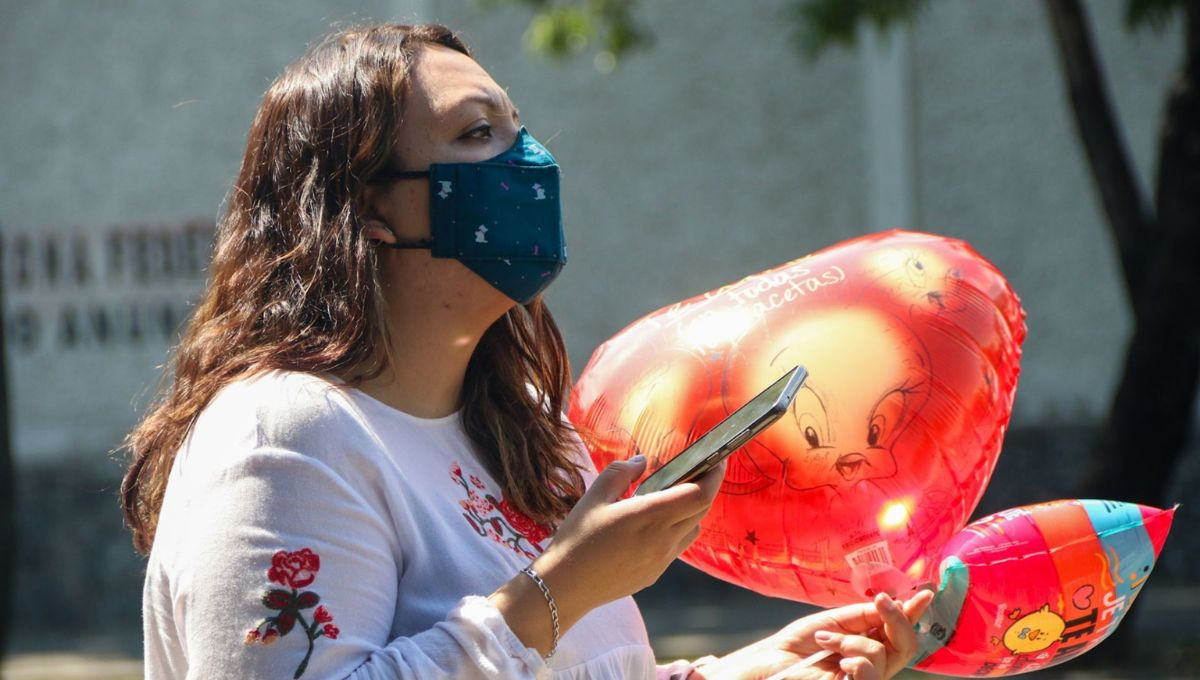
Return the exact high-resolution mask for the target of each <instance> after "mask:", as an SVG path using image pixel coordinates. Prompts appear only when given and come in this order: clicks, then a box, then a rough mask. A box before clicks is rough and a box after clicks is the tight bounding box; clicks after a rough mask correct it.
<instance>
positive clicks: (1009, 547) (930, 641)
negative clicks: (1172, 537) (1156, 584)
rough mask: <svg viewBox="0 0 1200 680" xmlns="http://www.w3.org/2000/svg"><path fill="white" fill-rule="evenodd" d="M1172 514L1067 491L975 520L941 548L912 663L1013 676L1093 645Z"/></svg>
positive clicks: (1125, 603)
mask: <svg viewBox="0 0 1200 680" xmlns="http://www.w3.org/2000/svg"><path fill="white" fill-rule="evenodd" d="M1173 513H1174V510H1159V509H1156V508H1150V507H1146V506H1142V505H1134V504H1132V503H1120V502H1115V501H1095V500H1064V501H1054V502H1051V503H1042V504H1039V505H1031V506H1027V507H1023V508H1016V509H1014V510H1005V511H1004V512H1000V513H997V514H994V515H991V516H989V517H985V518H983V519H981V520H979V521H977V522H974V523H972V524H971V525H969V526H967V527H966V528H965V529H963V530H962V531H961V532H960V533H959V534H958V535H957V536H955V537H954V538H953V539H952V540H951V541H950V543H948V544H947V545H946V548H945V550H944V551H943V555H944V557H943V559H942V563H941V584H940V586H939V588H938V593H937V596H936V598H935V599H934V602H933V605H932V606H931V607H930V609H929V611H928V612H927V613H926V614H925V616H924V617H923V618H922V619H921V621H920V622H919V623H918V626H917V635H918V639H919V640H920V645H921V652H920V653H919V654H918V656H917V658H916V660H915V661H914V662H913V665H914V666H915V667H916V668H919V669H921V670H924V671H929V672H932V673H940V674H943V675H958V676H963V677H988V676H1000V675H1013V674H1017V673H1024V672H1028V671H1033V670H1038V669H1041V668H1046V667H1048V666H1053V665H1055V664H1059V663H1062V662H1063V661H1066V660H1068V659H1071V658H1074V657H1076V656H1079V655H1080V654H1083V653H1084V652H1086V651H1087V650H1089V649H1091V648H1092V647H1095V646H1096V645H1097V644H1099V643H1100V641H1101V640H1103V639H1104V638H1106V637H1108V636H1109V635H1110V634H1111V633H1112V632H1113V631H1114V630H1115V629H1116V627H1117V624H1119V623H1120V622H1121V618H1122V617H1123V616H1124V615H1125V612H1127V611H1129V606H1130V605H1131V604H1133V600H1134V598H1135V597H1137V595H1138V593H1139V592H1140V591H1141V588H1142V585H1143V584H1145V582H1146V579H1147V578H1149V576H1150V572H1151V570H1152V569H1153V568H1154V563H1155V561H1156V560H1157V559H1158V554H1159V552H1160V551H1161V550H1162V547H1163V542H1164V541H1165V540H1166V538H1167V533H1168V531H1170V528H1171V519H1172V516H1173Z"/></svg>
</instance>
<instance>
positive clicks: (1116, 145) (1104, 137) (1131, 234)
mask: <svg viewBox="0 0 1200 680" xmlns="http://www.w3.org/2000/svg"><path fill="white" fill-rule="evenodd" d="M1045 5H1046V11H1047V13H1048V14H1049V16H1050V23H1051V26H1052V27H1053V29H1054V38H1055V44H1056V45H1057V47H1058V54H1059V58H1060V60H1061V61H1062V66H1063V72H1064V73H1065V74H1066V77H1067V86H1068V90H1069V93H1070V98H1071V109H1072V111H1073V112H1074V114H1075V125H1076V131H1077V132H1078V133H1079V138H1080V141H1081V142H1082V143H1083V147H1084V149H1085V150H1086V152H1087V155H1088V160H1089V161H1090V162H1089V165H1090V167H1091V170H1092V176H1093V178H1094V179H1095V181H1096V186H1097V187H1098V188H1099V189H1100V200H1101V202H1102V203H1103V205H1104V212H1105V213H1106V214H1107V216H1108V225H1109V228H1110V230H1111V231H1112V234H1113V237H1114V238H1115V240H1116V243H1117V250H1118V251H1119V253H1120V258H1121V270H1122V274H1123V276H1124V279H1125V286H1126V289H1127V290H1128V292H1129V299H1130V303H1131V305H1132V307H1133V310H1134V314H1135V315H1136V314H1137V312H1138V303H1137V301H1138V299H1139V298H1140V297H1141V295H1140V293H1141V290H1142V287H1143V283H1144V281H1145V278H1146V270H1147V268H1148V266H1149V260H1150V256H1151V253H1153V252H1154V250H1155V247H1154V246H1155V244H1156V243H1157V241H1158V236H1159V235H1158V234H1157V229H1156V228H1155V224H1154V218H1153V217H1152V215H1151V213H1150V211H1149V208H1148V206H1147V202H1146V199H1145V198H1144V197H1143V195H1142V191H1141V189H1140V188H1139V187H1138V184H1137V179H1136V177H1135V175H1134V170H1133V164H1132V162H1130V159H1129V153H1128V152H1127V151H1126V149H1125V143H1124V140H1123V138H1122V136H1121V133H1120V131H1119V130H1118V128H1117V123H1116V117H1115V116H1114V114H1113V107H1112V102H1111V100H1110V98H1109V95H1108V89H1107V87H1106V85H1105V79H1104V76H1103V74H1101V72H1100V65H1099V62H1098V60H1097V58H1096V48H1095V45H1094V44H1093V43H1092V36H1091V33H1090V31H1089V28H1088V25H1087V18H1086V17H1085V16H1084V10H1083V8H1082V7H1081V6H1080V4H1079V1H1078V0H1045Z"/></svg>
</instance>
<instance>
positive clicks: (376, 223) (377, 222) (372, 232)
mask: <svg viewBox="0 0 1200 680" xmlns="http://www.w3.org/2000/svg"><path fill="white" fill-rule="evenodd" d="M378 197H379V191H378V189H377V188H376V187H370V186H369V187H367V188H366V189H364V190H363V192H362V195H361V196H359V198H358V212H359V219H360V220H361V221H362V225H363V237H365V238H366V239H367V240H370V241H379V242H380V243H391V244H394V243H396V242H397V240H398V239H397V238H396V233H395V232H393V231H392V228H391V227H389V226H388V223H387V222H386V221H385V220H384V219H383V217H382V216H380V214H379V211H378V210H376V209H375V201H376V199H378Z"/></svg>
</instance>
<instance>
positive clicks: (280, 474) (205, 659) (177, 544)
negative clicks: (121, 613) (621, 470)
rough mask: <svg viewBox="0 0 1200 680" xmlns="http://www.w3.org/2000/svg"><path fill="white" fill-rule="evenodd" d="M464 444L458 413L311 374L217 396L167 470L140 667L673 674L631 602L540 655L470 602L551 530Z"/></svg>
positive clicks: (193, 674) (269, 674) (239, 385)
mask: <svg viewBox="0 0 1200 680" xmlns="http://www.w3.org/2000/svg"><path fill="white" fill-rule="evenodd" d="M472 451H473V445H472V443H471V442H470V440H469V439H468V438H467V436H466V434H465V433H464V431H463V429H462V426H461V423H460V419H459V418H458V416H457V415H452V416H448V417H445V418H437V419H423V418H417V417H414V416H411V415H408V414H405V413H402V412H400V411H397V410H395V409H393V408H390V407H388V406H386V405H384V404H383V403H381V402H379V401H376V400H375V399H373V398H371V397H369V396H367V395H366V394H364V393H363V392H361V391H359V390H355V389H351V388H348V387H346V386H344V385H340V384H337V383H336V382H333V381H331V380H328V379H325V378H322V377H318V376H314V375H309V374H303V373H289V372H280V371H276V372H271V373H267V374H265V375H262V376H259V377H257V378H254V379H250V380H244V381H240V382H236V383H234V384H232V385H229V386H227V387H226V388H224V389H223V390H222V391H221V392H220V393H218V395H217V396H216V397H214V399H213V401H212V402H211V403H210V404H209V405H208V406H207V407H206V408H205V409H204V410H203V412H202V413H201V415H200V417H199V419H198V420H197V422H196V424H195V427H194V428H193V430H192V433H191V435H190V436H189V438H188V440H187V441H186V443H185V444H184V446H183V447H182V448H181V449H180V451H179V454H178V456H177V457H176V459H175V463H174V466H173V468H172V471H171V474H170V481H169V484H168V486H167V491H166V497H165V499H164V501H163V506H162V512H161V515H160V518H159V523H158V530H157V534H156V539H155V542H154V547H153V550H152V551H151V553H150V559H149V563H148V565H147V574H146V583H145V591H144V601H143V616H144V632H145V664H146V677H147V678H149V679H153V680H157V679H160V678H162V679H165V678H204V679H206V680H207V679H212V678H294V677H303V678H305V680H313V679H324V678H372V679H381V680H382V679H384V678H506V679H514V678H515V679H520V678H549V677H554V678H631V679H635V678H655V677H659V678H664V677H685V676H686V675H687V674H688V672H689V670H690V667H689V666H688V665H687V664H673V665H672V666H671V667H670V668H656V667H655V664H654V656H653V653H652V651H651V648H650V646H649V643H648V640H647V636H646V629H645V625H644V624H643V622H642V619H641V615H640V613H639V612H638V610H637V606H636V605H635V604H634V602H633V600H632V598H624V599H621V600H617V601H615V602H611V603H609V604H607V605H605V606H603V607H600V608H598V609H595V610H593V611H592V612H590V613H589V614H588V615H587V616H585V617H584V618H583V619H581V620H580V621H579V622H578V623H577V624H576V625H575V626H573V627H572V628H571V629H570V630H569V631H567V632H566V633H565V634H564V635H563V636H562V640H561V642H560V643H559V647H558V652H557V653H556V654H555V655H554V656H553V657H552V658H551V659H550V660H549V661H548V662H547V661H544V660H543V659H542V658H541V656H540V655H539V654H538V653H537V652H536V651H535V650H533V649H531V648H527V647H525V646H524V645H523V644H522V643H521V641H520V640H519V639H518V638H517V637H516V635H514V634H513V632H512V630H511V629H510V628H509V627H508V625H507V623H506V622H505V621H504V618H503V617H502V616H501V615H500V613H499V611H497V610H496V609H495V607H493V606H492V605H491V604H490V603H489V601H488V600H487V599H486V598H485V596H486V595H488V594H490V593H492V592H494V591H495V590H496V588H497V587H499V586H500V585H501V584H502V583H504V582H505V581H507V580H508V579H510V578H512V577H513V575H515V574H516V573H517V572H518V571H519V570H520V568H521V567H523V566H526V565H528V564H529V562H530V561H531V560H532V558H533V557H535V556H536V555H537V554H539V553H540V552H541V550H542V549H544V548H545V547H546V545H547V543H548V541H549V540H550V539H549V535H548V532H547V531H546V530H545V529H544V528H542V527H539V526H537V525H535V524H534V523H533V522H531V521H530V520H529V519H528V518H526V517H524V516H523V515H521V514H520V513H518V512H516V511H515V510H514V509H512V508H511V507H509V505H508V503H507V502H505V501H504V499H503V496H502V494H501V487H500V486H499V485H498V484H497V483H496V481H495V480H494V479H492V477H491V476H490V475H489V474H488V473H487V471H486V470H485V469H484V468H483V466H481V465H480V464H479V463H478V462H477V460H476V457H475V455H474V454H473V453H472ZM581 458H582V459H584V460H585V461H586V460H587V456H586V454H584V455H582V456H581ZM589 465H590V463H589ZM592 476H594V472H593V473H591V475H589V476H588V481H590V480H591V478H592ZM548 619H549V617H548V616H547V625H549V624H548Z"/></svg>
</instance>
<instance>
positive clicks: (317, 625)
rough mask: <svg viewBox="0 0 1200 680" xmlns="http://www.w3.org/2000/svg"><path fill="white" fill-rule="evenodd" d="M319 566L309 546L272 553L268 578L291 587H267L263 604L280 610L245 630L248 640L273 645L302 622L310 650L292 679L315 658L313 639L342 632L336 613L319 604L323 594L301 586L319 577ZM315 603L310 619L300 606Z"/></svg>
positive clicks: (273, 609)
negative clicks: (314, 609) (334, 623)
mask: <svg viewBox="0 0 1200 680" xmlns="http://www.w3.org/2000/svg"><path fill="white" fill-rule="evenodd" d="M320 569H321V558H320V556H319V555H317V553H315V552H313V551H312V550H310V549H309V548H302V549H300V550H297V551H296V552H288V551H286V550H280V551H279V552H277V553H275V554H274V555H272V556H271V568H270V569H267V580H269V581H270V582H271V583H277V584H279V585H281V586H286V587H287V588H289V589H290V590H284V589H282V588H271V589H269V590H267V591H265V592H264V593H263V595H262V603H263V606H264V607H266V608H267V609H270V610H271V611H275V612H278V614H275V615H274V616H268V617H267V618H265V619H262V620H261V621H259V622H258V624H257V625H255V626H254V628H251V629H250V632H248V633H246V641H245V642H246V644H248V645H252V644H254V643H255V642H260V643H262V644H264V645H270V644H274V643H275V642H276V641H277V640H278V639H279V638H281V637H283V636H284V635H287V634H288V633H290V632H292V630H293V629H295V627H296V624H297V623H298V624H300V630H302V631H304V634H305V636H307V637H308V653H307V654H305V655H304V660H303V661H301V662H300V665H299V666H298V667H297V668H296V673H295V675H293V676H292V678H293V680H294V679H295V678H299V677H300V676H301V675H304V671H305V670H307V669H308V660H309V659H310V658H312V653H313V643H314V642H316V641H317V638H319V637H321V636H322V635H323V636H325V637H327V638H329V639H330V640H336V639H337V636H338V634H339V633H340V632H341V631H339V630H338V627H337V626H335V625H333V614H330V613H329V610H328V609H326V608H325V605H321V606H319V607H317V604H318V603H319V602H320V601H321V596H320V595H317V594H316V593H314V592H313V591H311V590H305V591H301V590H300V589H301V588H304V587H305V586H308V585H311V584H312V582H313V581H315V580H316V579H317V572H318V571H320ZM313 607H317V609H316V611H314V612H313V615H312V617H313V620H312V622H311V623H309V621H308V620H306V619H305V618H304V613H303V612H302V611H301V610H303V609H312V608H313ZM322 624H324V625H322Z"/></svg>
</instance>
